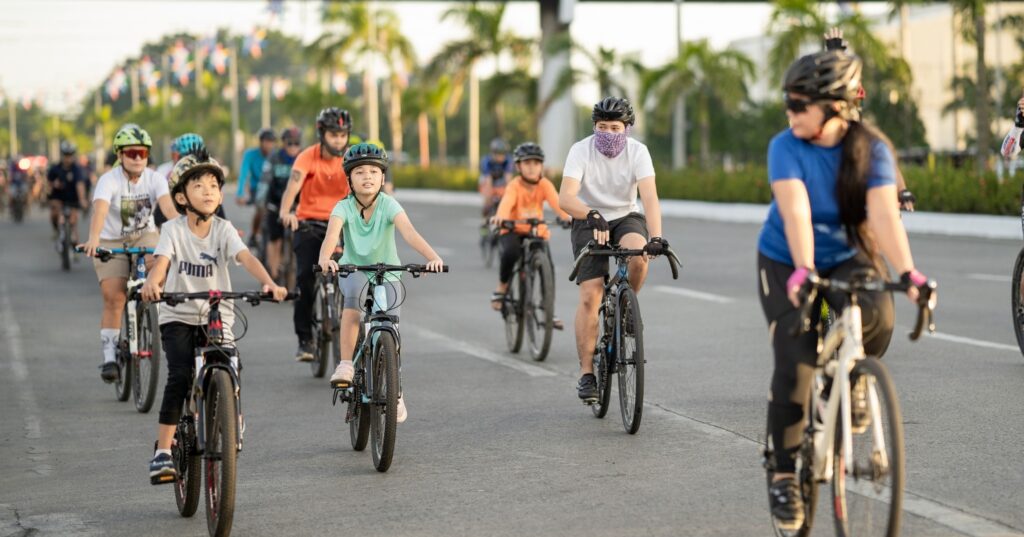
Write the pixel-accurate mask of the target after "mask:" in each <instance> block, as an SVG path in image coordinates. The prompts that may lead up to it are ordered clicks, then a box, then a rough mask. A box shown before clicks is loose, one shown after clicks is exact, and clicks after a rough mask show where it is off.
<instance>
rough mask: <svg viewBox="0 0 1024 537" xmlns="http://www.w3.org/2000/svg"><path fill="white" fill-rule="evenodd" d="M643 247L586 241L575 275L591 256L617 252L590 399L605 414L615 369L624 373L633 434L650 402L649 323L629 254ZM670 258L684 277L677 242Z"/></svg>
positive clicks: (623, 397)
mask: <svg viewBox="0 0 1024 537" xmlns="http://www.w3.org/2000/svg"><path fill="white" fill-rule="evenodd" d="M643 254H644V251H643V249H626V248H620V247H619V246H618V245H615V244H611V245H608V246H598V245H597V244H596V243H595V242H593V241H591V242H590V243H589V244H588V245H586V246H584V247H583V250H581V251H580V253H579V255H578V256H576V261H575V262H574V263H573V268H572V273H571V274H569V281H573V280H575V279H576V274H577V273H578V272H579V270H580V266H581V264H582V263H583V260H584V259H586V258H587V257H588V256H601V257H614V258H615V264H616V269H615V274H614V275H613V276H611V277H609V276H605V279H604V296H603V297H602V299H601V308H600V310H598V315H599V318H598V322H597V326H598V335H597V345H596V347H595V348H594V371H595V376H596V377H597V389H598V399H597V401H596V402H593V403H588V404H590V405H591V407H590V408H591V410H593V412H594V416H597V417H598V418H603V417H605V415H606V414H607V413H608V404H609V402H610V401H611V393H612V375H614V374H616V373H618V376H619V409H620V410H621V411H622V426H623V427H624V428H625V429H626V432H628V433H629V434H636V432H637V431H638V430H640V419H641V416H642V415H643V406H644V363H645V362H646V358H644V327H643V321H642V319H641V317H640V303H639V302H637V298H636V292H634V291H633V288H632V287H630V286H629V258H630V257H633V256H638V255H643ZM665 258H666V259H667V260H668V263H669V267H671V269H672V279H673V280H678V279H679V269H680V267H681V266H682V264H681V263H680V262H679V258H678V257H676V254H675V252H673V251H672V249H671V248H666V250H665Z"/></svg>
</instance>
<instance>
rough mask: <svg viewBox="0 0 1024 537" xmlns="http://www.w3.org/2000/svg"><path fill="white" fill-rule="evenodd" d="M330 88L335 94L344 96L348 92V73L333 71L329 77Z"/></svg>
mask: <svg viewBox="0 0 1024 537" xmlns="http://www.w3.org/2000/svg"><path fill="white" fill-rule="evenodd" d="M331 87H332V88H334V92H335V93H340V94H343V95H344V94H345V93H346V92H348V73H342V72H337V71H335V72H334V74H332V75H331Z"/></svg>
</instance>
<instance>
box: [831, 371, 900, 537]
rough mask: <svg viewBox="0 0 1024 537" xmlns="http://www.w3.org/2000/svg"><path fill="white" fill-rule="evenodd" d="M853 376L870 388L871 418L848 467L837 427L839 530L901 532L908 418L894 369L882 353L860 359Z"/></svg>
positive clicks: (856, 437) (846, 535)
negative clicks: (899, 398)
mask: <svg viewBox="0 0 1024 537" xmlns="http://www.w3.org/2000/svg"><path fill="white" fill-rule="evenodd" d="M850 378H851V379H852V380H854V381H855V384H860V383H863V384H862V389H864V390H866V396H865V398H866V400H867V420H866V421H867V423H866V424H862V427H863V428H862V430H861V432H858V430H857V429H856V427H857V423H854V427H855V428H854V431H853V435H852V436H853V453H852V461H851V463H850V465H849V466H847V463H846V459H845V457H844V450H843V442H842V427H839V428H837V434H836V447H835V473H834V475H833V477H832V510H833V514H834V517H835V527H836V535H838V536H840V537H850V536H853V535H856V536H860V535H885V536H888V537H896V536H898V535H899V533H900V515H901V512H902V510H903V483H904V471H905V469H904V468H905V467H904V454H903V420H902V417H901V415H900V408H899V402H898V401H897V399H896V389H895V387H894V386H893V383H892V379H891V377H890V376H889V371H888V369H887V368H886V367H885V365H884V364H882V362H880V361H879V360H878V359H877V358H874V357H870V356H869V357H867V358H864V359H862V360H860V361H858V362H857V363H856V365H854V367H853V371H852V372H851V373H850Z"/></svg>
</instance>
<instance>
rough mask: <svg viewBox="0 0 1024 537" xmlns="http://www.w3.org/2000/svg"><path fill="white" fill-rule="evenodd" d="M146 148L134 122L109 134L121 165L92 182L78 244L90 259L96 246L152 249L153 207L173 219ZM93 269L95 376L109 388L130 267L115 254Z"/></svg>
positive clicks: (163, 182) (116, 373)
mask: <svg viewBox="0 0 1024 537" xmlns="http://www.w3.org/2000/svg"><path fill="white" fill-rule="evenodd" d="M151 147H153V140H152V139H151V138H150V137H149V133H148V132H146V131H145V130H143V129H142V128H141V127H139V126H138V125H135V124H133V123H128V124H126V125H124V126H123V127H121V129H120V130H118V131H117V134H115V135H114V152H115V153H116V154H117V157H118V160H119V161H120V165H119V166H116V167H114V168H113V169H111V170H110V171H109V172H107V173H105V174H103V176H102V177H100V179H99V181H97V182H96V190H95V192H93V196H92V208H93V211H92V221H91V222H90V223H89V240H88V241H86V242H85V243H83V244H80V245H79V247H80V248H82V249H84V250H85V253H86V255H88V256H91V257H95V255H96V248H99V247H102V248H122V247H126V246H127V247H143V248H152V247H153V246H156V242H157V231H156V226H155V225H154V224H153V213H154V212H155V211H156V207H157V205H159V206H160V210H161V211H162V212H163V213H164V216H166V217H168V218H174V217H175V216H177V214H178V213H177V211H175V210H174V204H173V203H172V202H171V196H170V194H169V193H168V192H167V180H166V179H165V178H164V177H162V176H159V175H157V174H156V172H154V171H153V170H151V169H149V168H147V167H146V162H147V161H148V159H149V149H150V148H151ZM147 257H148V256H147ZM147 264H148V260H147ZM93 268H94V269H95V270H96V278H97V279H98V280H99V282H100V292H101V293H102V294H103V316H102V317H101V318H100V342H101V346H102V349H103V364H102V365H101V366H100V376H101V377H102V378H103V380H104V382H108V383H109V382H114V381H115V380H117V379H118V378H119V377H120V375H121V371H119V370H118V366H117V362H116V361H115V349H116V347H117V338H118V335H119V333H120V332H121V312H122V310H124V304H125V302H126V301H127V300H128V294H127V284H128V277H129V276H130V270H131V267H129V266H128V256H126V255H117V256H114V257H112V258H111V259H110V260H109V261H107V262H106V263H104V262H102V261H100V260H99V259H98V258H94V259H93Z"/></svg>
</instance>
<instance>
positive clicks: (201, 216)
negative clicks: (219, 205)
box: [182, 191, 217, 223]
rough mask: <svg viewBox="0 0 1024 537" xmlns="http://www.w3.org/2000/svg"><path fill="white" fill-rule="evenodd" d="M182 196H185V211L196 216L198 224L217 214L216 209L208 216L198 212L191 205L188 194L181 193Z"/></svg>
mask: <svg viewBox="0 0 1024 537" xmlns="http://www.w3.org/2000/svg"><path fill="white" fill-rule="evenodd" d="M182 195H184V196H185V210H186V211H188V212H190V213H192V214H194V215H196V220H198V221H199V222H200V223H202V222H206V221H207V220H209V219H210V218H212V217H213V215H215V214H217V210H216V209H214V210H213V212H212V213H209V214H206V213H202V212H199V210H198V209H196V208H195V207H194V206H193V205H192V200H190V199H189V198H188V192H184V191H183V192H182Z"/></svg>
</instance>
